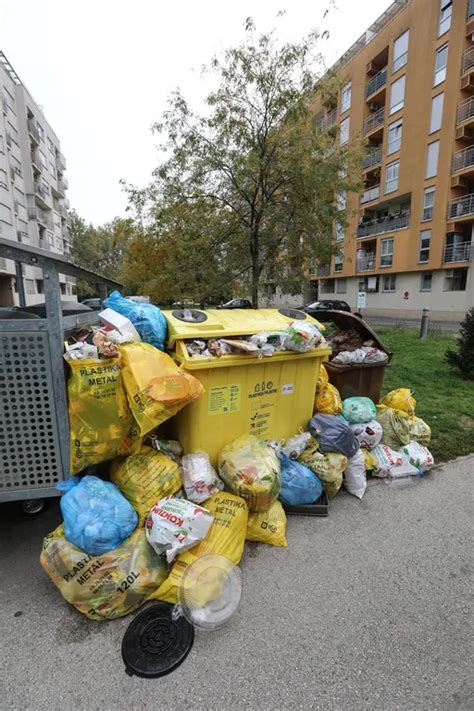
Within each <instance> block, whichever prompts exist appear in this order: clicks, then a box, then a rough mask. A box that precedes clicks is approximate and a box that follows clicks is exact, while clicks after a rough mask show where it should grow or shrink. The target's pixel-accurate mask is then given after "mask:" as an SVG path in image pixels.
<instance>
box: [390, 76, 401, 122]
mask: <svg viewBox="0 0 474 711" xmlns="http://www.w3.org/2000/svg"><path fill="white" fill-rule="evenodd" d="M404 101H405V76H402V77H400V79H397V81H394V82H393V84H392V86H391V89H390V114H394V113H395V112H396V111H400V109H403V104H404Z"/></svg>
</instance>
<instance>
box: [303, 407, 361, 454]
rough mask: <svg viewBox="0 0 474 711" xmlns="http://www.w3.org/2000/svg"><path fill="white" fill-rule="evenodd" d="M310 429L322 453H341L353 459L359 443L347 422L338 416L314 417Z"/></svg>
mask: <svg viewBox="0 0 474 711" xmlns="http://www.w3.org/2000/svg"><path fill="white" fill-rule="evenodd" d="M308 429H309V431H310V432H311V434H312V435H313V437H314V438H315V440H316V441H317V442H318V444H319V449H320V450H321V452H341V453H342V454H344V455H345V456H346V457H353V456H354V454H355V453H356V452H357V450H358V449H359V443H358V441H357V439H356V438H355V435H354V433H353V432H352V430H351V428H350V427H349V425H348V424H347V422H346V420H344V419H343V418H342V417H338V416H336V415H319V414H318V415H313V417H312V418H311V419H310V421H309V423H308Z"/></svg>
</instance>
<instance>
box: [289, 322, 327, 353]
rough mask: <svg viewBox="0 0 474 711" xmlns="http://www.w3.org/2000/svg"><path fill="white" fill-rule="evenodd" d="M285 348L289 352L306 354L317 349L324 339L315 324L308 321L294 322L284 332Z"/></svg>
mask: <svg viewBox="0 0 474 711" xmlns="http://www.w3.org/2000/svg"><path fill="white" fill-rule="evenodd" d="M283 333H284V339H283V346H284V348H285V350H287V351H296V352H297V353H306V352H307V351H311V350H312V349H313V348H316V346H318V345H319V344H320V343H321V342H324V338H323V336H322V334H321V332H320V331H319V329H318V328H317V326H315V324H314V323H309V322H308V321H302V320H297V321H292V322H291V323H290V325H289V326H288V328H285V330H284V331H283Z"/></svg>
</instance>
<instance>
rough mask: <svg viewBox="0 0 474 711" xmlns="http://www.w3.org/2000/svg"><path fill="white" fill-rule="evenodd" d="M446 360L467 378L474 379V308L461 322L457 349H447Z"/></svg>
mask: <svg viewBox="0 0 474 711" xmlns="http://www.w3.org/2000/svg"><path fill="white" fill-rule="evenodd" d="M446 362H447V363H449V365H451V366H453V367H454V368H457V370H458V371H459V372H460V373H461V375H462V377H463V378H465V379H466V380H474V308H471V309H469V311H468V312H467V314H466V317H465V319H464V321H462V323H461V328H460V329H459V338H458V341H457V350H453V349H448V350H447V351H446Z"/></svg>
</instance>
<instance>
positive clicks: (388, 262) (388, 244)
mask: <svg viewBox="0 0 474 711" xmlns="http://www.w3.org/2000/svg"><path fill="white" fill-rule="evenodd" d="M392 264H393V237H391V238H390V239H383V240H382V243H381V257H380V266H381V267H391V266H392Z"/></svg>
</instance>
